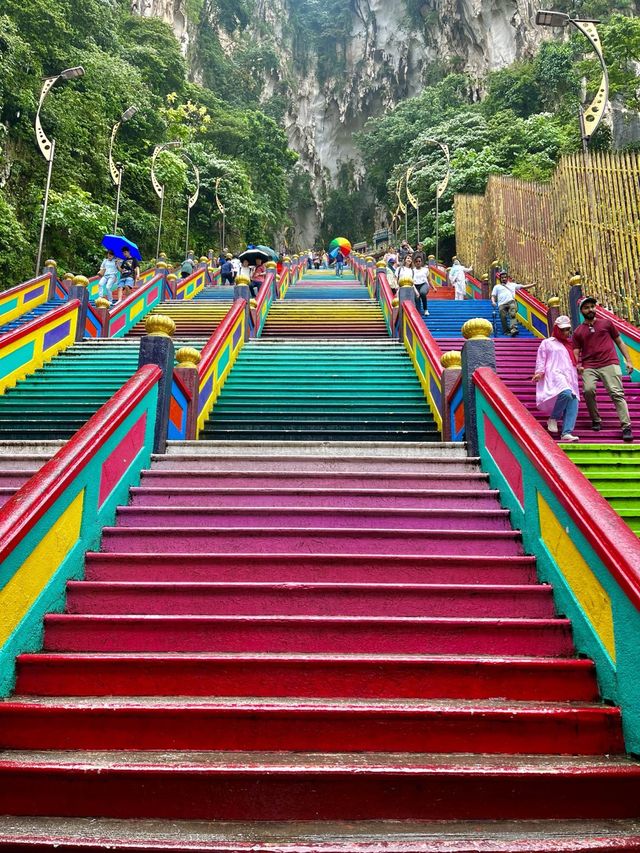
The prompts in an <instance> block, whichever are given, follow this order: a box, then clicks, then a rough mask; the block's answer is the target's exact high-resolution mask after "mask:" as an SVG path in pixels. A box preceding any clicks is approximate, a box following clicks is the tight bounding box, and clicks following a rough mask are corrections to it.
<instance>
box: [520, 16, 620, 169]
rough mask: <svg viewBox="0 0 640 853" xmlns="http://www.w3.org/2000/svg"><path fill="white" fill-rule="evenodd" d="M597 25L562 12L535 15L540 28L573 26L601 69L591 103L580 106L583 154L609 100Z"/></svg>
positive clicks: (592, 21) (606, 75)
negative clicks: (598, 82) (588, 45)
mask: <svg viewBox="0 0 640 853" xmlns="http://www.w3.org/2000/svg"><path fill="white" fill-rule="evenodd" d="M599 23H600V21H596V20H576V19H575V18H572V17H570V16H569V15H566V14H565V13H564V12H554V11H549V10H542V11H540V12H538V14H537V15H536V24H538V25H539V26H541V27H555V28H556V29H557V28H559V27H563V28H564V27H567V26H569V24H573V26H574V27H575V28H576V29H577V30H579V31H580V32H581V33H582V35H583V36H585V38H586V39H587V40H588V41H589V44H590V45H591V47H592V48H593V49H594V51H595V53H596V55H597V57H598V60H599V62H600V67H601V68H602V79H601V81H600V86H599V87H598V91H597V92H596V95H595V97H594V99H593V101H592V102H591V103H590V104H589V106H588V107H587V108H586V109H585V108H584V105H583V104H582V103H581V104H580V135H581V137H582V148H583V151H585V153H586V151H587V147H588V145H589V140H590V139H591V137H592V136H593V134H594V133H595V132H596V130H597V129H598V126H599V125H600V122H601V121H602V117H603V116H604V112H605V110H606V108H607V102H608V100H609V74H608V73H607V66H606V63H605V61H604V54H603V51H602V42H601V41H600V36H599V35H598V30H597V28H596V24H599Z"/></svg>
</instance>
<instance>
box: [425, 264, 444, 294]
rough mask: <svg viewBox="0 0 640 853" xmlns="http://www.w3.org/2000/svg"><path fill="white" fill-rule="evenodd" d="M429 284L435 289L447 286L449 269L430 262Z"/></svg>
mask: <svg viewBox="0 0 640 853" xmlns="http://www.w3.org/2000/svg"><path fill="white" fill-rule="evenodd" d="M429 284H430V285H431V287H433V288H438V287H446V286H447V268H446V267H445V266H444V264H439V263H436V262H435V261H430V262H429Z"/></svg>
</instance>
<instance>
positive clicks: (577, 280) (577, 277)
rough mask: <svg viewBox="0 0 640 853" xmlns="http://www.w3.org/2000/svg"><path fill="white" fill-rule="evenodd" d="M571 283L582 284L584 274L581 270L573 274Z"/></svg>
mask: <svg viewBox="0 0 640 853" xmlns="http://www.w3.org/2000/svg"><path fill="white" fill-rule="evenodd" d="M569 284H572V285H573V284H582V276H581V275H580V273H579V272H577V273H576V274H575V275H572V276H571V278H570V279H569Z"/></svg>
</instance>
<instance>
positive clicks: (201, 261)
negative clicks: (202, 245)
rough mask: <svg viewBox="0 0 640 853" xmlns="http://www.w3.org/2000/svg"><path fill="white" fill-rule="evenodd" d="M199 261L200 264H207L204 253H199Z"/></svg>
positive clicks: (207, 259) (207, 260)
mask: <svg viewBox="0 0 640 853" xmlns="http://www.w3.org/2000/svg"><path fill="white" fill-rule="evenodd" d="M200 263H201V264H208V263H209V258H207V257H206V256H205V255H201V256H200Z"/></svg>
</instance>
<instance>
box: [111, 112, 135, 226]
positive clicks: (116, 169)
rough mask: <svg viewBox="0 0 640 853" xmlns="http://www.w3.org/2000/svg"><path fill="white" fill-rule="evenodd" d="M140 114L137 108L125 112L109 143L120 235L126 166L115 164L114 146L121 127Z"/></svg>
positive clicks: (113, 129) (117, 123)
mask: <svg viewBox="0 0 640 853" xmlns="http://www.w3.org/2000/svg"><path fill="white" fill-rule="evenodd" d="M137 112H138V108H137V107H135V106H131V107H129V109H127V110H125V111H124V112H123V113H122V115H121V116H120V121H117V122H116V123H115V124H114V125H113V127H112V129H111V141H110V142H109V172H110V173H111V180H112V181H113V183H114V185H115V186H116V187H117V191H116V218H115V220H114V222H113V233H114V234H117V233H118V212H119V210H120V190H121V188H122V173H123V172H124V166H123V165H122V163H114V162H113V144H114V142H115V140H116V134H117V133H118V130H119V129H120V125H121V124H124V122H125V121H129V119H130V118H133V116H134V115H135V114H136V113H137Z"/></svg>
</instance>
